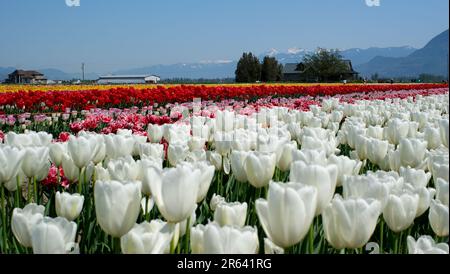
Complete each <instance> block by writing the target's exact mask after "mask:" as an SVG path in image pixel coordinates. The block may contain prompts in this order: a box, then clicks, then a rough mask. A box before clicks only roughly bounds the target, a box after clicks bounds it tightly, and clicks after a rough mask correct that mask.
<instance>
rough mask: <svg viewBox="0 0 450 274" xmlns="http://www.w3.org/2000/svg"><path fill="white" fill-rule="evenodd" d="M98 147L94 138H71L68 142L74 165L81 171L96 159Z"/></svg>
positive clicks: (68, 149)
mask: <svg viewBox="0 0 450 274" xmlns="http://www.w3.org/2000/svg"><path fill="white" fill-rule="evenodd" d="M96 145H97V143H96V139H94V138H87V137H84V136H80V137H75V136H70V138H69V141H68V142H67V151H68V154H69V156H70V158H72V161H73V163H74V164H75V165H76V166H77V167H78V168H79V169H81V168H83V167H86V166H87V165H88V164H89V163H90V162H91V161H92V159H93V158H94V152H96Z"/></svg>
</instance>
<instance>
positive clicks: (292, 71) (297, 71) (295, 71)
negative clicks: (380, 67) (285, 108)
mask: <svg viewBox="0 0 450 274" xmlns="http://www.w3.org/2000/svg"><path fill="white" fill-rule="evenodd" d="M343 61H344V62H345V65H346V67H347V69H346V70H345V71H342V72H340V73H337V74H336V75H335V76H333V77H331V78H330V79H328V80H329V81H343V80H356V79H358V74H359V73H358V72H356V71H355V70H354V69H353V66H352V62H351V61H350V60H343ZM283 80H284V81H286V82H318V81H320V80H319V79H318V78H317V76H316V73H314V69H313V68H311V67H306V66H305V65H304V64H303V63H299V64H296V63H287V64H285V65H284V66H283Z"/></svg>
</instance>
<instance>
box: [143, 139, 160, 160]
mask: <svg viewBox="0 0 450 274" xmlns="http://www.w3.org/2000/svg"><path fill="white" fill-rule="evenodd" d="M138 148H139V156H140V157H141V159H144V158H146V157H152V158H158V159H164V145H162V144H150V143H145V144H139V145H138Z"/></svg>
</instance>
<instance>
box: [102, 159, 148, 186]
mask: <svg viewBox="0 0 450 274" xmlns="http://www.w3.org/2000/svg"><path fill="white" fill-rule="evenodd" d="M107 168H108V173H109V176H110V177H111V179H112V180H115V181H139V180H141V177H142V171H141V164H140V162H135V161H134V160H133V157H131V155H128V156H126V157H121V158H116V159H113V160H110V161H109V162H108V165H107Z"/></svg>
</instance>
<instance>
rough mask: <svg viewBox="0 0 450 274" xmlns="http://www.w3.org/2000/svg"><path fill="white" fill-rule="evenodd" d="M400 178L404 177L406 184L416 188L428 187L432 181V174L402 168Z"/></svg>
mask: <svg viewBox="0 0 450 274" xmlns="http://www.w3.org/2000/svg"><path fill="white" fill-rule="evenodd" d="M400 176H402V177H403V178H404V180H405V182H408V183H410V184H412V185H413V186H414V187H417V188H420V187H426V186H427V185H428V182H429V181H430V179H431V173H429V172H427V173H425V171H423V170H421V169H414V168H409V167H408V168H404V167H400Z"/></svg>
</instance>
